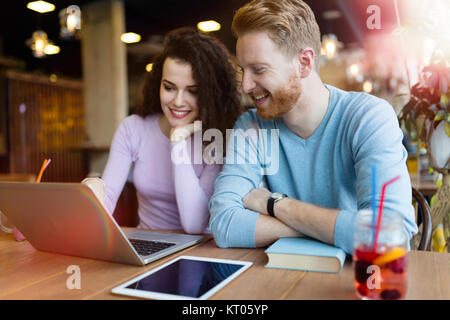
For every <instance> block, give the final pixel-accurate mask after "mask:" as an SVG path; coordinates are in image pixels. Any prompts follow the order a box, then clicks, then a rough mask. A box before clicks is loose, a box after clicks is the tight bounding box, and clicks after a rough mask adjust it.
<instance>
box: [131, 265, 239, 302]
mask: <svg viewBox="0 0 450 320" xmlns="http://www.w3.org/2000/svg"><path fill="white" fill-rule="evenodd" d="M243 267H244V265H241V264H233V263H223V262H211V261H201V260H191V259H184V258H183V259H179V260H176V261H175V262H173V263H171V264H169V265H167V266H166V267H164V268H162V269H160V270H158V271H156V272H154V273H151V274H149V275H148V276H147V277H145V278H142V279H140V280H139V281H136V282H133V283H132V284H130V285H129V286H127V287H126V288H127V289H136V290H143V291H152V292H158V293H165V294H172V295H179V296H185V297H192V298H199V297H201V296H202V295H203V294H205V293H206V292H208V291H209V290H210V289H212V288H214V287H215V286H216V285H218V284H219V283H220V282H222V281H223V280H225V279H226V278H228V277H230V276H231V275H232V274H234V273H236V272H237V271H238V270H239V269H241V268H243Z"/></svg>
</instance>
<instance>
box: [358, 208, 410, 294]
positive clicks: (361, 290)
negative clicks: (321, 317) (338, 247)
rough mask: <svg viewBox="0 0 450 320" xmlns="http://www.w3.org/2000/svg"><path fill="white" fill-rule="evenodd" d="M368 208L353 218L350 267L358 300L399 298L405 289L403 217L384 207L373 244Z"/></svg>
mask: <svg viewBox="0 0 450 320" xmlns="http://www.w3.org/2000/svg"><path fill="white" fill-rule="evenodd" d="M372 218H373V213H372V211H371V210H360V211H358V216H357V219H356V231H355V236H354V253H353V268H354V272H355V279H354V285H355V290H356V294H357V296H358V297H359V298H361V299H369V300H397V299H403V298H404V297H405V295H406V290H407V278H408V273H407V272H408V270H407V250H408V246H407V242H408V240H407V239H408V237H407V235H406V231H405V229H404V226H403V218H402V217H401V216H400V215H399V214H398V213H397V214H396V213H393V212H389V211H388V210H386V209H385V210H384V212H383V215H382V220H381V225H380V229H379V232H378V238H377V245H376V247H375V245H374V240H375V233H376V228H375V227H374V226H373V222H372Z"/></svg>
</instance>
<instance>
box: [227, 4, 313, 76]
mask: <svg viewBox="0 0 450 320" xmlns="http://www.w3.org/2000/svg"><path fill="white" fill-rule="evenodd" d="M231 29H232V31H233V34H234V35H235V36H236V37H239V36H242V35H244V34H245V33H246V32H251V31H266V32H267V33H268V36H269V37H270V39H271V40H272V41H273V42H274V43H275V44H277V45H278V47H279V48H280V49H281V50H283V52H284V53H285V54H287V55H288V56H294V55H296V54H298V52H299V51H300V50H301V49H303V48H304V47H305V46H309V47H311V48H312V49H313V50H314V53H315V63H314V64H315V69H316V70H317V71H318V70H319V56H320V47H321V42H320V30H319V26H318V24H317V21H316V19H315V17H314V13H313V12H312V10H311V8H310V7H309V6H308V5H307V4H306V3H305V2H304V1H302V0H253V1H251V2H248V3H247V4H246V5H244V6H243V7H241V8H240V9H239V10H238V11H237V12H236V14H235V15H234V18H233V23H232V25H231Z"/></svg>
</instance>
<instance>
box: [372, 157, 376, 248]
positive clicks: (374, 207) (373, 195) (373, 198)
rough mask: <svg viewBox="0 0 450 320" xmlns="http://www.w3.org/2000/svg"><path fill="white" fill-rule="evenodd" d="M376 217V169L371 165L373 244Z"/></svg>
mask: <svg viewBox="0 0 450 320" xmlns="http://www.w3.org/2000/svg"><path fill="white" fill-rule="evenodd" d="M376 215H377V167H376V166H375V165H374V164H372V231H373V242H374V241H375V226H376ZM373 242H372V243H373Z"/></svg>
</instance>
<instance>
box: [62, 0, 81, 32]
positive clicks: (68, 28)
mask: <svg viewBox="0 0 450 320" xmlns="http://www.w3.org/2000/svg"><path fill="white" fill-rule="evenodd" d="M59 23H60V25H61V32H60V36H61V38H64V39H68V38H71V37H74V36H75V37H77V36H79V33H80V29H81V10H80V7H78V6H76V5H71V6H68V7H67V8H65V9H62V10H61V11H60V12H59Z"/></svg>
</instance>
